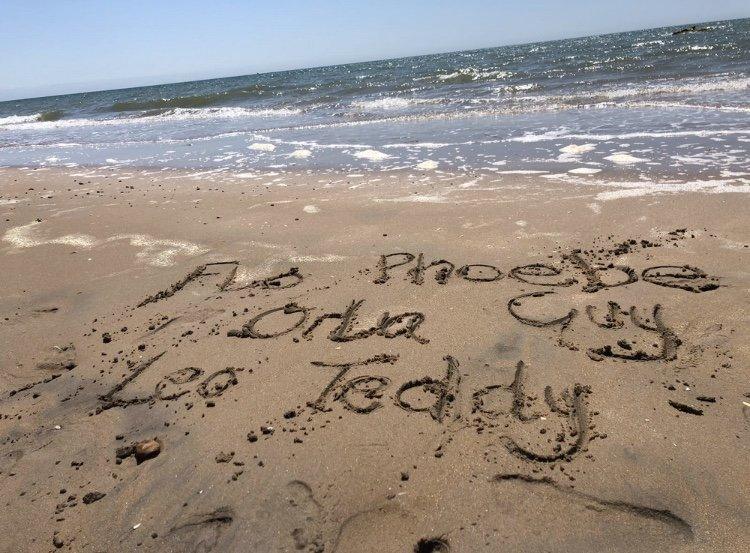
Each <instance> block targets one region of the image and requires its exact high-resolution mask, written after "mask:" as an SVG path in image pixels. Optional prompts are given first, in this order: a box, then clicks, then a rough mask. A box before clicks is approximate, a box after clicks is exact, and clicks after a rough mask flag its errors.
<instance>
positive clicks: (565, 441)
mask: <svg viewBox="0 0 750 553" xmlns="http://www.w3.org/2000/svg"><path fill="white" fill-rule="evenodd" d="M525 381H526V365H525V364H524V363H523V361H519V362H518V364H517V365H516V372H515V375H514V377H513V382H511V384H510V385H508V386H504V385H499V384H494V385H491V386H487V387H485V388H481V389H480V390H477V391H476V392H474V394H473V395H472V400H473V412H474V413H480V414H481V416H484V417H488V418H489V419H491V420H494V419H498V418H500V417H504V418H510V419H515V420H517V421H519V422H520V423H521V424H522V425H523V424H526V423H530V422H533V421H539V420H542V417H543V415H542V414H541V413H535V412H531V413H529V412H527V409H528V405H529V404H530V403H531V402H532V398H531V397H529V396H528V395H527V394H526V392H525ZM502 393H510V395H511V398H512V402H511V407H510V410H505V409H503V408H501V407H496V406H495V405H498V402H497V398H496V397H495V396H497V395H498V394H502ZM589 393H590V390H589V388H588V387H587V386H582V385H580V384H575V385H574V386H573V391H572V393H571V392H570V391H569V390H564V391H563V392H562V394H561V395H560V397H559V398H555V396H554V394H553V393H552V387H551V386H546V387H545V389H544V399H545V403H546V404H547V407H548V409H549V412H550V414H554V415H557V416H558V417H562V418H564V419H565V420H566V421H567V435H566V432H565V431H561V432H560V433H558V435H557V436H556V439H555V443H554V445H553V447H552V452H549V453H548V452H544V453H540V452H538V451H535V450H533V449H532V447H531V446H524V445H521V444H520V443H519V442H518V441H517V440H516V439H515V438H513V437H511V436H508V435H505V434H503V435H501V436H500V438H499V439H500V443H502V444H503V445H504V446H505V448H506V449H507V450H508V451H509V452H510V453H511V454H512V455H514V456H516V457H520V458H523V459H526V460H529V461H536V462H542V463H551V462H554V461H562V460H571V459H572V458H573V457H575V456H576V455H577V454H578V453H580V452H581V451H582V450H583V449H584V448H585V447H586V445H587V444H588V442H589V440H590V435H589V434H590V431H589V414H588V409H587V406H586V396H587V395H588V394H589ZM490 405H493V406H495V407H491V406H490ZM543 420H546V418H545V419H543ZM489 432H490V434H491V433H492V430H490V431H489ZM503 432H504V431H503Z"/></svg>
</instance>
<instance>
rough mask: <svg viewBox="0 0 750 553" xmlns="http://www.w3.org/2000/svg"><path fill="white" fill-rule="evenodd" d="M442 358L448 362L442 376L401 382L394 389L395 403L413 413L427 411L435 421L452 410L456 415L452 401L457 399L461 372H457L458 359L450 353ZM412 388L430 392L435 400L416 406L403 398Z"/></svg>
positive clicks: (447, 415)
mask: <svg viewBox="0 0 750 553" xmlns="http://www.w3.org/2000/svg"><path fill="white" fill-rule="evenodd" d="M443 360H444V361H446V362H447V363H448V367H447V369H446V374H445V377H444V378H442V379H440V380H437V379H435V378H432V377H429V376H427V377H424V378H420V379H418V380H410V381H409V382H406V383H404V384H402V385H401V387H400V388H399V389H398V391H396V396H395V398H394V400H395V402H396V405H398V406H399V407H401V409H404V410H405V411H412V412H415V413H419V412H427V413H429V414H430V416H431V417H432V418H433V419H435V420H436V421H437V422H443V420H444V419H445V418H446V417H450V416H451V415H452V414H453V413H454V412H455V416H456V417H457V416H458V411H457V410H456V409H455V407H454V402H455V401H456V399H457V396H458V386H459V384H460V382H461V374H460V373H459V372H458V361H456V360H455V359H454V358H453V357H451V356H450V355H446V356H445V357H444V358H443ZM414 390H419V391H421V392H422V393H425V394H431V395H433V396H434V397H435V400H434V401H433V402H428V404H427V405H425V406H422V407H417V406H415V404H414V402H413V401H409V400H408V399H407V398H404V394H407V393H408V392H411V391H414Z"/></svg>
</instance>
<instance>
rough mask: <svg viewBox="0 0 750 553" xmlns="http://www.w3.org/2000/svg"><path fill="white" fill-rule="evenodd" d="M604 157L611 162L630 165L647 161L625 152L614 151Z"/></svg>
mask: <svg viewBox="0 0 750 553" xmlns="http://www.w3.org/2000/svg"><path fill="white" fill-rule="evenodd" d="M604 159H606V160H608V161H611V162H612V163H616V164H617V165H630V164H633V163H641V162H643V161H648V160H647V159H644V158H641V157H635V156H634V155H631V154H629V153H627V152H615V153H614V154H612V155H611V156H606V157H605V158H604Z"/></svg>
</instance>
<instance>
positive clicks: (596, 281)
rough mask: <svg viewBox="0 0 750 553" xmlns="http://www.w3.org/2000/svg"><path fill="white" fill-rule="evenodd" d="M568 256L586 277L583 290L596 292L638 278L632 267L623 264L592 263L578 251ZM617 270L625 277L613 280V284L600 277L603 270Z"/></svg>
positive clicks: (628, 282) (625, 283) (623, 284)
mask: <svg viewBox="0 0 750 553" xmlns="http://www.w3.org/2000/svg"><path fill="white" fill-rule="evenodd" d="M568 258H569V259H570V260H572V261H573V263H575V264H576V265H577V266H578V268H579V269H581V271H582V272H583V275H584V276H585V277H586V280H587V282H588V283H587V284H586V286H584V287H583V291H584V292H591V293H593V292H598V291H599V290H602V289H604V288H614V287H616V286H625V285H627V284H631V283H633V282H636V281H637V280H638V275H637V274H636V273H635V271H634V270H633V269H631V268H630V267H627V266H625V265H611V266H602V265H592V264H591V263H589V262H588V261H587V260H586V259H584V258H583V256H582V255H581V254H580V252H578V251H574V252H573V253H571V254H570V255H569V256H568ZM615 269H616V270H618V271H621V272H622V273H624V274H625V279H624V280H620V281H619V282H615V283H614V284H605V283H604V281H603V280H602V278H601V273H602V272H604V271H610V270H615Z"/></svg>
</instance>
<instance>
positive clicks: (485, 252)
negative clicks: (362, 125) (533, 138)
mask: <svg viewBox="0 0 750 553" xmlns="http://www.w3.org/2000/svg"><path fill="white" fill-rule="evenodd" d="M0 179H1V180H2V182H3V183H4V184H3V188H2V195H1V196H0V215H1V216H2V217H1V218H0V238H1V240H0V258H1V259H2V262H0V282H2V285H1V286H2V293H0V317H1V318H2V319H1V320H2V323H1V324H0V344H2V346H1V347H0V363H1V364H2V368H3V370H2V371H1V372H0V398H1V399H0V437H1V438H0V495H1V496H2V498H3V502H4V509H3V513H4V514H3V516H2V517H0V532H2V535H3V539H2V541H1V543H0V550H2V551H8V552H10V551H54V550H65V551H90V552H104V551H160V552H163V551H194V552H207V551H216V552H219V551H238V552H239V551H242V552H248V551H258V552H261V551H308V552H318V553H320V552H326V553H330V552H338V553H347V552H357V553H365V552H376V551H377V552H383V551H385V552H391V551H393V552H412V551H415V552H448V551H453V552H467V551H513V552H538V551H550V552H552V551H554V552H571V551H598V552H601V551H628V552H634V551H680V552H698V551H743V550H745V549H747V547H748V546H750V531H748V528H750V505H749V504H748V497H750V478H748V468H747V459H748V453H750V447H749V446H750V441H749V440H748V437H749V436H750V434H749V432H750V385H749V384H748V379H747V367H748V362H750V350H749V349H748V339H750V335H749V333H748V328H750V326H749V325H748V323H749V322H750V321H749V320H748V317H749V316H748V289H749V287H750V273H749V272H748V267H750V263H749V261H750V257H749V256H750V248H749V247H748V246H750V226H748V221H747V214H748V213H749V212H750V211H749V209H750V199H749V198H748V195H747V194H744V193H734V192H732V191H731V187H724V188H721V187H719V188H711V189H708V190H706V189H695V188H692V189H691V188H690V187H682V188H681V187H679V186H672V187H669V186H661V187H656V186H654V187H649V186H648V185H646V184H642V185H641V186H640V188H639V187H636V186H630V187H627V186H620V187H611V188H606V187H601V186H596V187H595V186H589V185H586V183H585V179H584V178H583V177H582V179H581V183H579V184H571V183H570V182H558V181H556V180H554V179H545V178H543V177H541V176H539V175H534V174H527V175H523V174H520V175H519V174H515V175H511V174H508V175H502V176H498V175H496V174H489V175H488V174H484V173H482V172H477V173H476V174H474V173H461V172H454V173H443V172H439V171H437V172H436V171H402V172H383V173H379V172H370V173H367V174H345V173H337V172H334V171H327V172H326V171H318V172H315V171H308V172H301V171H300V172H298V173H293V172H287V173H283V174H270V173H263V174H261V173H249V174H244V175H238V174H229V173H209V174H204V175H202V174H200V173H196V172H193V173H189V172H180V171H145V170H144V171H140V170H132V171H130V172H129V173H128V174H127V175H124V174H123V172H122V171H121V170H114V169H111V168H93V169H86V170H83V169H81V168H80V167H79V168H76V169H69V170H66V169H48V170H45V169H40V170H32V169H0Z"/></svg>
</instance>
